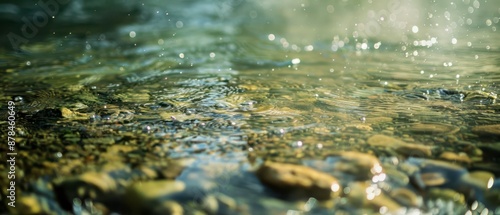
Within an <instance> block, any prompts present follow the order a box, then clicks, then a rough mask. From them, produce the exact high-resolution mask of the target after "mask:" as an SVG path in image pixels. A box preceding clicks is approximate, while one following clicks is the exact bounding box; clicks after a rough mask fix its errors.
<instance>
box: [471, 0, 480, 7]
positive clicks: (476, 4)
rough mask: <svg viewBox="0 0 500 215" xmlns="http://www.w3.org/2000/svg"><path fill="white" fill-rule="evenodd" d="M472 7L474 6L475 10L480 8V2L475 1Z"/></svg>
mask: <svg viewBox="0 0 500 215" xmlns="http://www.w3.org/2000/svg"><path fill="white" fill-rule="evenodd" d="M472 6H474V7H475V8H479V6H480V4H479V1H478V0H475V1H474V2H473V3H472Z"/></svg>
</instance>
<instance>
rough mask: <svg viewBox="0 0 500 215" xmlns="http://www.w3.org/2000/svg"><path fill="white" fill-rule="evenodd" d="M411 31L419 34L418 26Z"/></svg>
mask: <svg viewBox="0 0 500 215" xmlns="http://www.w3.org/2000/svg"><path fill="white" fill-rule="evenodd" d="M411 31H412V32H413V33H417V32H418V26H416V25H414V26H413V27H412V28H411Z"/></svg>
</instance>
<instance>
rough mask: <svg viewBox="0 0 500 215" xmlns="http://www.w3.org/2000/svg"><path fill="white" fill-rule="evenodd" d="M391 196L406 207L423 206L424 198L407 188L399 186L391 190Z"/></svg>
mask: <svg viewBox="0 0 500 215" xmlns="http://www.w3.org/2000/svg"><path fill="white" fill-rule="evenodd" d="M390 196H391V197H392V198H393V199H394V200H396V201H397V202H399V203H400V204H402V205H404V206H406V207H417V208H418V207H421V206H422V204H423V199H422V197H421V196H419V195H417V194H415V192H413V191H411V190H409V189H406V188H397V189H394V190H393V191H391V193H390Z"/></svg>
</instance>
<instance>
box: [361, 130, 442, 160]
mask: <svg viewBox="0 0 500 215" xmlns="http://www.w3.org/2000/svg"><path fill="white" fill-rule="evenodd" d="M367 142H368V144H370V145H372V146H382V147H390V148H393V149H395V150H396V152H398V153H399V154H402V155H404V156H408V157H430V156H431V155H432V148H431V147H430V146H426V145H420V144H411V143H406V142H404V141H402V140H398V139H396V138H393V137H389V136H386V135H381V134H376V135H373V136H371V137H370V138H368V140H367Z"/></svg>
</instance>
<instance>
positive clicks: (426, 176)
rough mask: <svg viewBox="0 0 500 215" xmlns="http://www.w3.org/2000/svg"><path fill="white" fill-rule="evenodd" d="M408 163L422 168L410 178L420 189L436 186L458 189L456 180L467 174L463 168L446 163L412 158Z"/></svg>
mask: <svg viewBox="0 0 500 215" xmlns="http://www.w3.org/2000/svg"><path fill="white" fill-rule="evenodd" d="M408 162H409V163H414V164H416V165H417V166H418V167H419V168H420V170H419V171H418V172H415V173H414V174H413V175H412V176H411V177H410V181H411V182H412V184H413V185H414V186H415V187H416V188H418V189H424V188H426V187H434V186H444V187H456V186H457V183H458V181H457V180H456V179H458V178H460V177H461V176H462V175H463V174H465V173H467V171H466V170H465V169H464V168H463V167H461V166H458V165H456V164H452V163H448V162H444V161H438V160H428V159H418V158H411V159H408Z"/></svg>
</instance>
